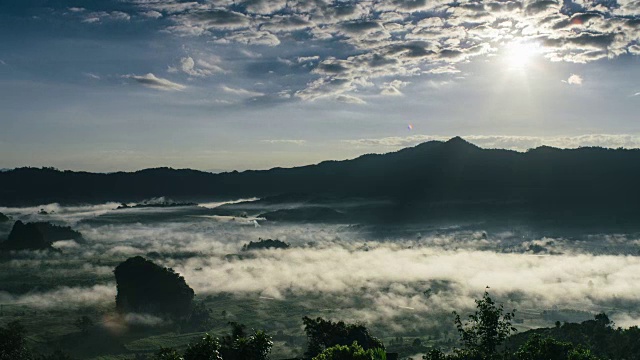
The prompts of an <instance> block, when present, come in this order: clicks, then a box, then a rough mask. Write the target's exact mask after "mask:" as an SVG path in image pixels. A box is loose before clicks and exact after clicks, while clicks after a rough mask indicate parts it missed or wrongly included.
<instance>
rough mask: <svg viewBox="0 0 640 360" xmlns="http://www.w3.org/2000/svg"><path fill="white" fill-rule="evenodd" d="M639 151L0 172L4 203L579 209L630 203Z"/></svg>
mask: <svg viewBox="0 0 640 360" xmlns="http://www.w3.org/2000/svg"><path fill="white" fill-rule="evenodd" d="M638 184H640V150H638V149H632V150H628V149H604V148H595V147H588V148H578V149H556V148H551V147H547V146H542V147H539V148H536V149H533V150H530V151H528V152H524V153H521V152H516V151H512V150H501V149H482V148H480V147H478V146H476V145H473V144H471V143H469V142H467V141H465V140H464V139H462V138H460V137H455V138H452V139H450V140H448V141H446V142H441V141H429V142H425V143H422V144H419V145H416V146H414V147H409V148H404V149H402V150H399V151H396V152H391V153H387V154H367V155H363V156H360V157H358V158H355V159H351V160H344V161H324V162H321V163H319V164H315V165H307V166H300V167H294V168H273V169H270V170H249V171H244V172H235V171H234V172H228V173H219V174H213V173H207V172H202V171H197V170H190V169H184V170H175V169H171V168H155V169H145V170H140V171H136V172H116V173H109V174H102V173H89V172H74V171H59V170H56V169H52V168H43V169H37V168H17V169H14V170H10V171H6V172H1V173H0V204H2V205H4V206H12V205H26V204H30V205H33V204H41V203H49V202H60V203H81V202H84V203H96V202H103V201H140V200H142V199H147V198H151V197H159V196H167V197H170V198H172V199H180V200H197V199H234V198H241V197H265V196H273V195H280V194H287V193H303V194H318V195H330V196H336V197H359V198H388V199H393V200H395V201H398V202H400V203H405V202H420V203H443V202H444V203H452V204H456V203H478V202H492V203H496V202H498V203H545V204H560V203H565V202H566V203H569V202H570V203H576V202H579V203H583V204H589V203H591V202H595V203H598V204H611V206H613V205H614V204H615V205H617V206H619V205H621V204H622V205H624V206H631V204H632V203H633V204H634V205H633V206H636V205H635V203H637V200H639V199H640V187H639V185H638Z"/></svg>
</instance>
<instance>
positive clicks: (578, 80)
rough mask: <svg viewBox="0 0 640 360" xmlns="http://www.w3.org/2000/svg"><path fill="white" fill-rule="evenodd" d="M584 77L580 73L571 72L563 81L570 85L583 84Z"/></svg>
mask: <svg viewBox="0 0 640 360" xmlns="http://www.w3.org/2000/svg"><path fill="white" fill-rule="evenodd" d="M582 81H583V79H582V77H581V76H580V75H576V74H571V76H569V78H568V79H567V80H562V82H563V83H566V84H569V85H582Z"/></svg>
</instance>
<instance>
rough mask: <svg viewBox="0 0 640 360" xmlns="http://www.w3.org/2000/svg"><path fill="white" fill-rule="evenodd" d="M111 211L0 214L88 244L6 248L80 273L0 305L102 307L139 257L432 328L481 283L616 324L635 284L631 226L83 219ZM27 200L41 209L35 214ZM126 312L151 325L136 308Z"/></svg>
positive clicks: (393, 324)
mask: <svg viewBox="0 0 640 360" xmlns="http://www.w3.org/2000/svg"><path fill="white" fill-rule="evenodd" d="M209 205H210V204H209ZM116 206H117V204H116V203H109V204H103V205H94V206H85V207H83V206H75V207H62V206H59V205H56V204H52V205H44V206H40V207H33V208H2V209H0V211H2V212H5V213H6V214H9V215H11V216H12V217H13V218H14V219H23V220H29V221H32V220H48V221H56V222H59V223H64V224H68V225H72V226H73V227H74V229H76V230H79V231H81V232H82V234H83V236H84V238H85V239H86V240H87V242H88V243H87V244H78V243H75V242H73V241H59V242H56V243H55V244H54V247H56V248H58V249H60V251H61V252H60V253H50V252H49V253H47V252H20V253H14V254H13V258H12V259H11V260H10V261H7V262H5V263H4V265H3V269H2V270H3V271H6V270H7V269H11V270H13V271H16V272H21V271H22V272H29V271H42V270H43V269H47V271H48V272H50V274H49V275H48V276H50V277H51V278H59V279H63V278H67V277H75V278H78V277H79V278H83V279H92V280H91V281H93V282H94V284H93V285H90V286H73V285H72V284H71V285H65V286H53V287H50V288H42V289H35V290H31V291H27V292H24V293H10V292H7V291H3V292H0V303H3V304H21V305H22V306H27V307H33V308H37V309H48V310H55V309H58V308H69V307H72V308H73V307H78V308H79V307H91V306H102V307H108V306H112V305H113V303H114V298H115V294H116V289H115V281H114V279H113V275H112V270H113V267H114V266H115V265H117V263H119V262H121V261H124V260H126V259H127V258H128V257H130V256H134V255H142V256H145V257H148V258H151V259H152V260H153V261H154V262H156V263H159V264H162V265H164V266H167V267H171V268H173V269H174V270H176V271H177V272H179V273H180V274H181V275H183V276H184V278H185V279H186V281H187V283H188V284H189V285H190V286H191V287H192V288H193V289H194V290H195V292H196V294H198V297H199V298H203V297H205V296H207V295H217V294H233V295H237V296H242V297H248V298H254V299H260V300H261V301H276V302H282V301H285V302H286V301H302V300H301V299H320V300H316V301H325V302H326V303H327V304H331V306H333V307H334V310H335V312H334V313H333V315H332V316H340V317H341V318H344V319H346V320H357V321H364V322H366V323H369V324H374V325H375V324H384V325H385V326H387V327H388V328H391V329H394V330H397V331H401V330H402V329H405V328H407V327H415V326H416V323H418V322H419V323H420V326H422V327H429V326H436V325H437V324H436V323H435V322H433V323H429V322H427V321H425V319H429V318H430V316H432V315H433V314H445V313H450V312H451V311H453V310H456V311H466V310H470V309H471V308H473V307H474V306H475V304H474V299H477V298H479V297H481V296H482V293H483V292H484V291H485V290H486V287H489V289H487V290H488V291H489V292H490V293H491V295H492V296H494V297H495V298H496V299H497V300H498V301H499V302H502V303H504V304H505V307H506V308H515V309H518V310H519V311H529V310H531V311H542V310H545V309H552V308H559V309H563V308H567V309H580V310H584V311H589V312H593V313H596V312H600V311H605V312H607V313H608V314H610V316H611V317H612V318H613V320H614V321H616V323H617V325H619V326H631V325H637V324H640V311H639V310H640V300H639V299H638V297H637V292H636V291H635V284H637V283H638V282H639V281H640V257H638V256H635V255H636V254H637V253H638V246H639V244H640V240H639V237H638V234H591V235H585V236H582V237H580V238H566V237H559V236H554V235H553V231H547V232H545V231H540V230H538V231H531V229H518V228H509V227H504V228H503V229H495V228H492V229H488V228H486V227H484V226H483V224H475V225H468V224H467V225H465V226H464V227H459V226H448V227H434V226H431V225H429V226H427V225H425V226H421V225H415V224H414V225H411V226H406V227H400V226H399V227H397V228H393V227H390V228H384V229H381V228H380V227H375V226H353V225H352V224H342V225H336V224H333V225H328V224H313V225H312V224H286V223H270V222H268V221H263V220H262V221H260V224H261V226H260V227H254V226H250V225H249V226H247V222H246V221H218V220H216V219H214V218H211V217H201V216H196V215H193V214H190V213H189V212H188V211H187V212H185V210H184V209H180V210H173V209H167V208H160V209H126V210H125V211H126V212H120V213H118V214H120V215H118V216H122V217H126V216H129V215H131V214H136V213H144V214H147V215H149V214H154V213H157V214H164V215H166V213H167V212H169V213H171V212H172V211H175V217H174V218H173V220H172V221H164V220H162V221H155V220H149V218H145V220H144V221H137V222H130V221H118V219H119V218H118V217H117V216H116V217H113V218H109V219H110V221H109V222H91V221H87V220H91V219H94V220H95V219H99V218H100V216H101V215H105V214H107V213H109V214H111V213H113V212H114V211H113V209H114V208H115V207H116ZM210 206H211V205H210ZM212 207H213V206H212ZM41 208H42V209H45V210H46V209H51V210H52V211H53V212H54V214H52V215H37V214H36V213H37V212H38V211H39V210H40V209H41ZM47 211H49V210H47ZM117 211H122V210H117ZM117 211H116V212H117ZM123 214H124V215H123ZM164 215H163V216H164ZM163 219H164V217H163ZM7 231H8V230H7ZM381 234H382V235H381ZM4 236H5V235H4V234H2V235H0V238H1V237H4ZM258 238H264V239H266V238H271V239H280V240H282V241H286V242H288V243H290V244H291V248H290V249H286V250H261V251H250V252H241V247H242V245H243V244H245V243H248V242H249V241H256V240H257V239H258ZM229 254H241V256H232V257H229V256H227V255H229ZM60 281H62V280H60ZM52 283H56V281H53V282H52ZM311 304H316V303H314V302H312V303H311ZM313 306H314V305H310V309H311V311H313ZM316 310H319V309H316ZM311 315H313V314H311ZM145 319H146V320H145ZM131 321H132V322H135V321H140V322H144V321H151V322H153V321H155V320H153V319H151V320H149V319H148V318H145V317H144V316H141V317H139V318H136V319H132V320H131ZM434 321H435V320H434Z"/></svg>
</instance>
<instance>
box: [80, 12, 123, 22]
mask: <svg viewBox="0 0 640 360" xmlns="http://www.w3.org/2000/svg"><path fill="white" fill-rule="evenodd" d="M76 13H82V22H83V23H88V24H95V23H101V22H105V21H129V20H131V15H129V14H127V13H126V12H123V11H111V12H107V11H97V12H89V13H85V12H84V9H83V10H82V11H76Z"/></svg>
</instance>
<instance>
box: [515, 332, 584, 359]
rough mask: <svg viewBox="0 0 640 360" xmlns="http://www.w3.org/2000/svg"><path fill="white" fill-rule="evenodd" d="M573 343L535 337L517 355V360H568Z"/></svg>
mask: <svg viewBox="0 0 640 360" xmlns="http://www.w3.org/2000/svg"><path fill="white" fill-rule="evenodd" d="M572 348H573V345H572V344H571V343H567V342H561V341H558V340H555V339H552V338H550V337H546V338H543V337H542V336H540V335H534V336H532V337H531V338H529V340H527V342H526V343H525V344H524V345H522V346H521V347H520V349H518V351H517V352H516V353H515V358H516V359H517V360H566V359H567V356H568V354H569V351H571V349H572Z"/></svg>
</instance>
